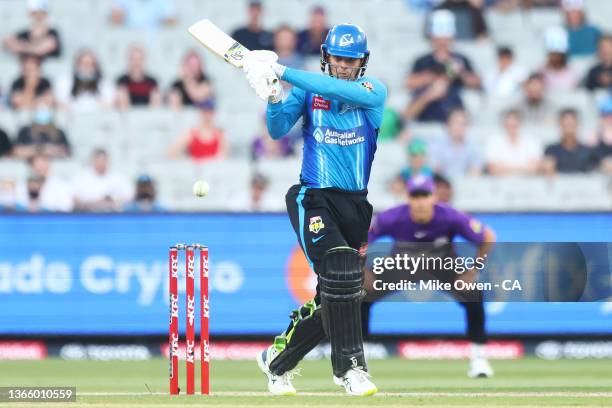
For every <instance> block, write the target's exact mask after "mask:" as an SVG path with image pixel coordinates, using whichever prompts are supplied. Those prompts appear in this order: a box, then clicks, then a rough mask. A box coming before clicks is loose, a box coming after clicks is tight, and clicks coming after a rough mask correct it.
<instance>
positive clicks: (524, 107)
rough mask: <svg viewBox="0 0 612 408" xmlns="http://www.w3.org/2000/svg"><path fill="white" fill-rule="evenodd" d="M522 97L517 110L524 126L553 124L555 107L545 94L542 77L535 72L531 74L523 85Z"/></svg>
mask: <svg viewBox="0 0 612 408" xmlns="http://www.w3.org/2000/svg"><path fill="white" fill-rule="evenodd" d="M522 90H523V96H522V98H521V100H520V102H519V106H518V110H519V112H520V114H521V118H522V119H523V122H524V123H525V124H526V125H535V126H538V125H539V126H541V125H550V126H552V125H553V124H554V120H555V112H556V110H555V106H554V104H553V103H552V102H551V101H550V98H549V97H548V93H547V92H546V91H547V89H546V84H545V83H544V76H543V75H542V74H541V73H539V72H537V73H534V74H531V75H530V76H529V78H527V81H525V83H524V84H523V88H522Z"/></svg>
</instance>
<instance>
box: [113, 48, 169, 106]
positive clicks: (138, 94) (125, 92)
mask: <svg viewBox="0 0 612 408" xmlns="http://www.w3.org/2000/svg"><path fill="white" fill-rule="evenodd" d="M145 58H146V55H145V51H144V49H143V48H142V47H139V46H132V47H131V48H130V50H129V51H128V71H127V72H126V73H125V74H123V75H121V76H120V77H119V78H118V79H117V107H119V108H120V109H127V108H129V107H132V106H150V107H154V106H159V105H160V104H161V94H160V93H159V88H158V87H157V80H156V79H155V78H153V77H152V76H151V75H149V74H148V73H147V71H146V67H145Z"/></svg>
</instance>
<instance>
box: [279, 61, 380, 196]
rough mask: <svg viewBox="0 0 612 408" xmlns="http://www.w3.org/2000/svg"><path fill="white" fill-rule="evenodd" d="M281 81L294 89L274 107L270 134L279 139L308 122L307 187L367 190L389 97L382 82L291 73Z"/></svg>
mask: <svg viewBox="0 0 612 408" xmlns="http://www.w3.org/2000/svg"><path fill="white" fill-rule="evenodd" d="M281 79H282V80H284V81H287V82H289V83H290V84H292V85H293V89H292V90H291V93H290V95H289V96H288V97H287V99H285V100H284V101H283V102H279V103H275V104H272V103H268V109H267V124H268V131H269V132H270V135H271V136H272V138H273V139H279V138H281V137H283V136H284V135H286V134H287V132H289V130H291V128H292V127H293V125H294V124H295V123H296V122H297V120H298V119H299V118H300V117H303V123H304V125H303V129H302V136H303V138H304V152H303V159H302V171H301V174H300V181H301V183H302V184H303V185H305V186H307V187H311V188H327V187H334V188H337V189H341V190H346V191H359V190H364V189H366V188H367V186H368V180H369V178H370V169H371V168H372V161H373V160H374V153H375V152H376V139H377V137H378V129H379V128H380V125H381V123H382V116H383V108H384V103H385V98H386V97H387V89H386V88H385V86H384V85H383V84H382V82H380V81H378V80H376V79H374V78H370V77H364V78H360V79H358V80H355V81H346V80H342V79H336V78H332V77H330V76H326V75H321V74H316V73H312V72H306V71H300V70H296V69H291V68H287V69H286V70H285V72H284V74H283V76H282V78H281Z"/></svg>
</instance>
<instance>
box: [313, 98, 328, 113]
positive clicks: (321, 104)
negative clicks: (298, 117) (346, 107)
mask: <svg viewBox="0 0 612 408" xmlns="http://www.w3.org/2000/svg"><path fill="white" fill-rule="evenodd" d="M315 109H321V110H329V109H330V102H329V101H328V100H327V99H324V98H321V97H320V96H314V97H313V98H312V110H315Z"/></svg>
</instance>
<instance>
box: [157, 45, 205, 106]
mask: <svg viewBox="0 0 612 408" xmlns="http://www.w3.org/2000/svg"><path fill="white" fill-rule="evenodd" d="M204 68H205V67H204V63H203V61H202V57H200V54H199V53H198V52H197V51H195V50H188V51H187V53H186V54H185V55H184V56H183V60H182V61H181V67H180V73H179V77H178V78H177V79H176V80H175V81H174V82H173V83H172V86H171V88H170V94H169V95H168V104H169V105H170V107H171V108H173V109H179V108H181V107H184V106H194V105H196V104H198V103H200V102H204V101H206V100H208V99H210V98H212V97H213V92H212V87H211V86H210V79H209V78H208V75H207V74H206V70H205V69H204Z"/></svg>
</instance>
